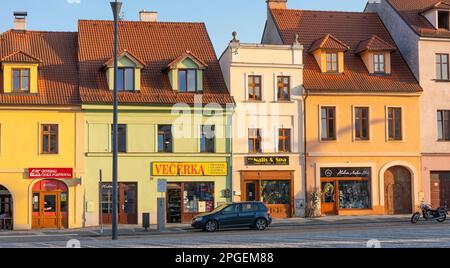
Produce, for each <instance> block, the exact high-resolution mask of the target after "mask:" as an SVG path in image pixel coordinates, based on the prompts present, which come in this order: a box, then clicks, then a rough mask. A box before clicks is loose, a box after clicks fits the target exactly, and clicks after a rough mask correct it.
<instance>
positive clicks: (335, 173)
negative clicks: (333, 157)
mask: <svg viewBox="0 0 450 268" xmlns="http://www.w3.org/2000/svg"><path fill="white" fill-rule="evenodd" d="M320 176H321V177H322V178H345V177H347V178H369V177H370V168H345V167H343V168H321V169H320Z"/></svg>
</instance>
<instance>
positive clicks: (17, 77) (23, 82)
mask: <svg viewBox="0 0 450 268" xmlns="http://www.w3.org/2000/svg"><path fill="white" fill-rule="evenodd" d="M12 76H13V79H12V80H13V92H19V93H20V92H29V91H30V69H13V70H12Z"/></svg>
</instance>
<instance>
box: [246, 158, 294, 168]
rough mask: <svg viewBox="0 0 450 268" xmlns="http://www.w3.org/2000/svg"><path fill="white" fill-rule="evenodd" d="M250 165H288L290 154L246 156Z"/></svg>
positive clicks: (247, 163)
mask: <svg viewBox="0 0 450 268" xmlns="http://www.w3.org/2000/svg"><path fill="white" fill-rule="evenodd" d="M245 164H246V165H248V166H287V165H289V157H288V156H248V157H246V158H245Z"/></svg>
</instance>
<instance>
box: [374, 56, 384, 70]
mask: <svg viewBox="0 0 450 268" xmlns="http://www.w3.org/2000/svg"><path fill="white" fill-rule="evenodd" d="M384 58H385V57H384V53H374V54H373V71H374V73H377V74H380V73H385V72H386V69H385V66H386V64H385V61H384Z"/></svg>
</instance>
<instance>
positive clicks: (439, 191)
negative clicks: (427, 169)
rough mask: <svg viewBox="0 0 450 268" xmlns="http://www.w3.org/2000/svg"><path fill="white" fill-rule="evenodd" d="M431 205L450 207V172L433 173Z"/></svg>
mask: <svg viewBox="0 0 450 268" xmlns="http://www.w3.org/2000/svg"><path fill="white" fill-rule="evenodd" d="M431 205H432V206H433V207H435V208H437V207H440V206H449V205H450V172H431Z"/></svg>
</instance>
